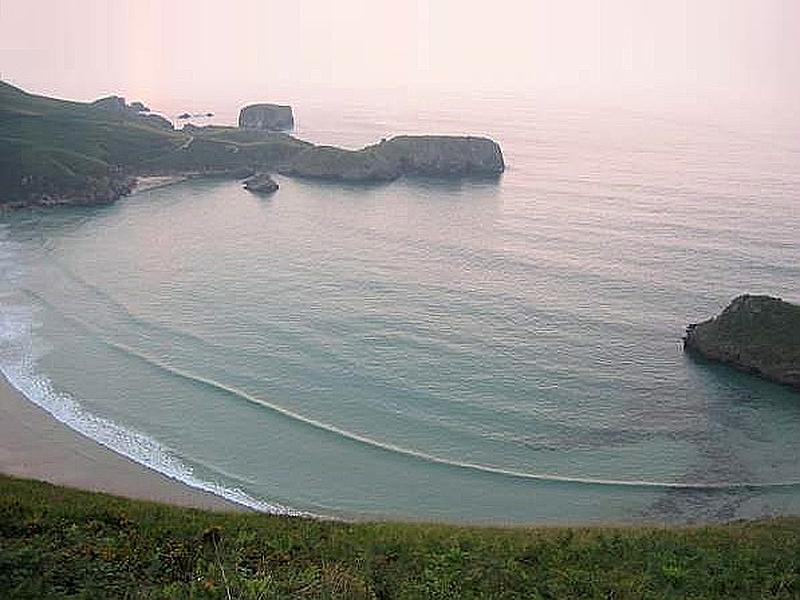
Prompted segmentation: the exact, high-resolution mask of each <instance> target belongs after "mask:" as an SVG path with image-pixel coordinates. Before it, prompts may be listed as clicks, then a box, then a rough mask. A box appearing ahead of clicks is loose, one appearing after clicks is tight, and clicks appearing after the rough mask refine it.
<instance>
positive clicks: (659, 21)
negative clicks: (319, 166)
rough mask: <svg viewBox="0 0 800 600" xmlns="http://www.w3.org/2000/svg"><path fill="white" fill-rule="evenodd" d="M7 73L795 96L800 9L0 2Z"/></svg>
mask: <svg viewBox="0 0 800 600" xmlns="http://www.w3.org/2000/svg"><path fill="white" fill-rule="evenodd" d="M0 73H2V77H3V79H5V80H7V81H10V82H12V83H15V84H17V85H20V86H22V87H25V88H26V89H29V90H31V91H35V92H38V93H46V94H53V95H57V96H61V97H70V98H76V99H85V100H89V99H93V98H96V97H99V96H101V95H104V94H110V93H121V94H123V95H126V96H128V97H130V98H144V99H148V100H150V101H155V102H157V101H158V100H159V99H160V98H161V99H163V98H190V97H195V96H206V97H209V96H213V97H221V94H223V92H230V93H231V94H232V95H238V96H241V95H245V94H247V93H250V92H258V91H261V90H264V89H266V88H267V87H269V86H278V87H281V88H288V89H302V88H303V87H310V88H320V89H333V90H335V89H339V88H355V89H368V88H389V87H396V88H401V89H420V90H435V89H440V88H441V89H447V90H459V89H466V90H486V91H493V90H498V91H499V90H510V91H522V90H535V91H553V92H555V93H562V92H572V93H575V94H578V95H597V96H603V95H608V96H613V95H617V96H619V95H625V94H630V95H635V94H637V93H651V94H661V95H664V96H665V97H667V98H668V97H670V96H671V95H675V96H679V95H684V94H696V95H701V96H702V95H706V94H707V95H708V96H709V97H715V98H726V97H728V98H733V97H747V98H754V99H770V98H775V97H780V98H787V97H788V98H798V89H799V88H800V0H495V1H492V2H490V1H481V2H477V1H471V0H408V1H399V0H391V1H382V0H335V1H334V0H331V1H323V0H281V1H273V0H264V1H257V0H238V1H237V0H229V1H227V2H223V1H216V0H162V1H158V0H134V1H128V0H107V1H104V0H69V1H67V0H63V1H62V0H0Z"/></svg>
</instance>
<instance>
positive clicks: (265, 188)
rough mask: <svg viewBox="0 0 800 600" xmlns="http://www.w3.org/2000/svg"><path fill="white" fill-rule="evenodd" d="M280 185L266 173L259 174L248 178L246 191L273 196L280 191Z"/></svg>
mask: <svg viewBox="0 0 800 600" xmlns="http://www.w3.org/2000/svg"><path fill="white" fill-rule="evenodd" d="M278 187H279V186H278V183H277V182H276V181H275V180H274V179H273V178H272V177H270V176H269V175H267V174H266V173H258V174H256V175H253V176H252V177H248V178H247V179H246V180H245V182H244V189H246V190H248V191H250V192H255V193H258V194H273V193H275V192H277V191H278Z"/></svg>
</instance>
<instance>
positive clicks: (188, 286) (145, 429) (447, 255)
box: [0, 98, 800, 523]
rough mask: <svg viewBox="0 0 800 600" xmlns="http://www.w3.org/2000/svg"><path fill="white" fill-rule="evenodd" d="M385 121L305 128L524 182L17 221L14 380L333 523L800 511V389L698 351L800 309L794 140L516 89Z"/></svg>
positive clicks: (10, 339) (3, 242) (141, 207)
mask: <svg viewBox="0 0 800 600" xmlns="http://www.w3.org/2000/svg"><path fill="white" fill-rule="evenodd" d="M214 108H215V109H216V107H214ZM382 109H383V107H382V106H379V105H378V104H377V103H376V104H365V105H360V106H355V107H350V108H349V109H348V108H347V107H344V108H342V110H341V111H336V112H335V113H334V114H335V116H334V117H331V116H330V113H323V112H314V107H313V105H310V106H309V107H307V108H304V109H303V111H302V112H300V111H298V114H302V115H304V117H303V120H302V121H301V127H302V135H303V137H304V138H305V139H308V140H311V141H313V143H315V144H319V145H331V146H334V145H336V146H342V147H362V146H364V145H366V144H368V143H370V140H379V139H381V138H383V137H391V136H392V135H395V132H398V133H399V132H410V133H413V134H418V133H425V132H431V133H434V134H443V135H444V134H458V133H461V132H463V131H479V132H485V133H486V135H487V137H489V138H491V139H496V140H499V141H500V142H501V144H502V147H503V151H504V153H505V157H506V159H507V161H508V165H509V169H508V170H507V171H506V172H505V174H504V175H503V177H502V178H501V179H499V180H488V181H486V180H484V181H453V180H447V179H445V180H442V179H436V178H433V179H431V178H428V179H407V178H406V179H403V178H401V179H397V180H393V181H390V182H387V183H384V184H381V185H362V184H355V183H347V182H345V183H337V184H331V183H329V182H318V181H316V180H308V179H303V178H292V177H288V176H285V175H281V174H276V175H275V180H276V181H277V183H278V184H279V185H280V190H279V191H278V192H277V193H275V194H273V195H270V196H257V195H254V194H251V193H248V192H247V191H245V190H244V189H242V186H241V184H240V183H239V182H238V181H236V180H223V179H196V180H187V181H183V182H180V183H172V184H170V185H166V186H163V187H155V188H152V189H146V190H142V191H141V192H139V193H137V194H134V195H132V196H130V197H126V198H124V199H122V200H121V201H119V202H117V203H115V204H112V205H108V206H99V207H64V208H61V209H59V210H56V211H51V210H38V209H32V210H22V211H16V212H14V213H10V214H7V215H4V216H3V217H2V221H0V252H1V253H2V255H1V256H0V269H2V273H3V277H2V282H3V283H2V289H0V294H1V295H0V298H2V305H0V312H1V313H2V321H1V322H2V330H0V332H1V333H2V340H3V342H2V346H0V366H2V368H3V370H4V372H6V373H8V374H9V375H10V376H11V378H12V379H14V378H15V377H16V383H17V384H19V385H20V387H22V388H23V389H24V391H26V393H28V394H29V395H33V394H36V393H39V394H40V396H38V397H37V398H36V399H37V401H38V402H41V403H51V404H50V406H56V405H57V403H58V402H60V401H63V399H64V398H65V397H66V398H69V399H70V400H72V401H74V402H76V403H77V404H78V405H79V406H80V407H81V409H82V410H83V411H85V414H88V415H95V416H97V417H99V418H102V419H105V420H106V421H107V422H108V423H112V424H114V425H116V426H118V427H120V430H121V431H128V432H136V433H139V434H142V435H145V436H147V438H148V439H149V440H151V441H152V442H153V443H154V445H153V446H152V448H153V451H152V452H150V453H149V454H146V455H143V456H140V458H141V462H145V463H146V459H148V457H149V458H153V457H155V458H159V457H162V458H166V459H168V460H165V461H164V462H163V463H162V466H164V465H166V464H174V462H171V461H178V462H180V464H182V465H186V466H189V467H191V470H192V473H193V476H194V477H196V478H197V480H199V481H203V482H210V483H213V484H214V485H218V486H220V488H222V489H226V490H233V489H239V490H242V491H243V492H244V493H246V494H247V495H248V497H250V498H253V499H256V500H258V501H260V502H263V503H265V504H266V505H270V506H279V507H287V508H290V509H293V510H297V511H301V512H308V513H311V514H317V515H322V516H334V517H335V516H344V517H350V516H357V517H360V518H369V517H380V518H385V517H393V518H403V519H425V520H429V519H434V520H444V521H470V522H494V523H497V522H502V523H531V522H541V523H544V522H547V523H555V522H581V523H584V522H609V521H615V522H651V521H667V522H679V523H685V522H696V521H713V520H726V519H733V518H739V517H754V516H762V515H770V514H775V513H786V514H792V513H797V512H798V511H800V489H798V486H797V482H798V481H800V472H798V471H797V466H796V464H795V463H794V459H793V457H794V456H796V455H797V453H798V452H800V448H798V447H797V444H799V443H800V441H798V440H800V402H798V396H797V394H796V393H795V392H793V391H791V390H789V389H786V388H783V387H782V386H778V385H774V384H771V383H769V382H766V381H762V380H759V379H755V378H751V377H749V376H747V375H746V374H742V373H738V372H736V371H734V370H732V369H729V368H727V367H724V366H716V365H706V364H700V363H697V362H696V361H693V360H691V359H690V358H688V357H687V356H686V355H684V353H683V352H682V349H681V343H680V340H681V335H682V333H683V328H684V326H685V324H686V323H690V322H697V321H699V320H701V319H703V318H706V317H707V316H709V315H712V314H716V313H718V312H719V311H720V310H721V309H722V308H723V307H724V306H725V305H726V304H727V303H728V302H729V301H730V299H731V298H733V297H735V296H736V295H738V294H739V293H740V292H741V291H742V290H751V291H753V292H769V293H772V294H775V295H780V296H782V297H784V298H786V299H787V300H792V301H796V300H797V290H796V281H797V280H798V275H799V273H798V271H797V268H796V266H795V265H796V262H795V261H793V260H792V257H793V256H796V255H797V252H798V246H797V241H796V236H795V234H794V232H796V231H797V228H798V226H800V223H798V215H797V211H796V209H795V204H794V203H795V202H796V200H795V198H796V194H797V192H798V190H800V181H799V180H798V177H800V175H798V174H799V173H800V169H798V165H797V164H795V162H792V161H796V159H795V158H793V157H794V155H780V156H777V154H776V153H773V154H770V148H771V147H773V146H774V144H775V139H776V138H775V134H774V131H773V130H772V129H770V128H769V127H766V126H765V128H764V129H755V130H747V131H740V130H737V129H735V127H732V126H730V127H728V128H727V129H726V128H723V127H720V126H716V125H714V126H712V125H708V126H707V127H700V128H699V133H690V131H698V127H697V124H696V122H695V121H687V120H685V119H684V118H682V117H681V116H675V117H674V118H672V119H662V120H661V121H654V120H653V119H652V118H651V117H650V116H648V115H644V116H643V115H639V114H633V113H625V112H615V111H608V112H607V113H602V114H600V115H598V114H597V113H595V112H591V111H583V110H581V109H578V108H574V107H573V108H570V109H567V108H564V107H549V108H548V107H542V106H539V107H536V108H534V109H532V108H531V105H530V104H525V105H515V104H514V102H513V101H511V100H508V99H502V98H500V99H494V98H488V99H481V100H479V101H476V102H474V103H473V104H472V105H470V106H457V107H455V108H454V107H453V106H452V105H448V106H443V107H438V108H435V107H434V108H429V109H428V110H427V112H421V111H419V110H408V111H406V112H403V111H398V112H397V113H392V114H390V115H389V116H388V117H386V116H384V118H391V123H390V124H389V125H387V124H385V123H384V122H383V121H381V118H380V115H381V114H382ZM348 111H349V112H348ZM453 111H457V112H458V114H459V117H460V119H462V120H463V124H462V125H461V126H460V127H462V128H463V129H460V130H459V131H455V132H454V131H453V130H452V124H451V122H449V121H448V116H449V115H452V113H453ZM215 113H216V114H224V111H222V110H215ZM486 114H493V115H503V116H502V118H499V117H498V119H497V120H496V122H495V123H493V124H492V125H491V127H490V128H488V127H486V125H485V115H486ZM601 117H602V118H601ZM787 131H791V128H788V129H787ZM621 132H627V133H626V135H624V136H623V135H622V133H621ZM615 134H616V135H615ZM605 139H614V140H615V141H614V143H609V142H604V141H603V140H605ZM780 139H781V140H782V142H781V143H783V144H788V145H791V144H792V143H794V142H792V139H793V138H791V136H790V135H789V133H787V134H786V137H785V139H784V138H780ZM654 140H655V141H654ZM679 143H680V144H683V146H682V151H681V153H680V154H679V155H678V154H676V153H674V151H673V150H672V149H673V148H675V147H676V145H677V144H679ZM632 157H633V158H632ZM680 160H684V162H683V163H679V168H676V166H675V164H676V161H680ZM781 161H783V162H781ZM731 164H733V165H735V166H736V169H735V170H736V172H737V173H738V174H739V175H738V179H737V180H736V181H735V182H734V181H730V175H729V173H730V170H731ZM698 165H702V167H700V166H698ZM693 169H696V170H697V171H693ZM776 171H779V172H780V173H783V174H784V176H783V177H782V178H780V179H778V178H776V176H775V172H776ZM634 233H636V235H634ZM743 245H746V250H747V253H748V258H746V259H744V258H743V254H742V253H743ZM654 273H658V278H655V277H654ZM89 374H91V376H89ZM26 386H27V387H26ZM187 415H188V417H187ZM95 433H98V432H95ZM100 433H102V432H100ZM112 441H116V442H120V443H125V442H126V440H125V439H124V438H123V437H118V438H113V439H112ZM118 449H119V450H122V449H123V448H122V447H120V448H118Z"/></svg>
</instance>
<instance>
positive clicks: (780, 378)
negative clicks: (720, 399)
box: [683, 295, 800, 390]
mask: <svg viewBox="0 0 800 600" xmlns="http://www.w3.org/2000/svg"><path fill="white" fill-rule="evenodd" d="M683 347H684V349H685V350H686V351H687V352H689V353H693V354H697V355H699V356H702V357H704V358H706V359H709V360H712V361H716V362H721V363H725V364H729V365H731V366H733V367H735V368H736V369H739V370H740V371H745V372H747V373H753V374H757V375H760V376H762V377H764V378H766V379H770V380H772V381H776V382H779V383H783V384H786V385H790V386H792V387H794V388H796V389H798V390H800V306H798V305H796V304H791V303H789V302H785V301H784V300H781V299H780V298H773V297H771V296H750V295H743V296H739V297H738V298H736V299H734V300H733V302H731V303H730V304H729V305H728V306H727V307H726V308H725V309H724V310H723V311H722V312H721V313H720V314H719V315H717V316H716V317H714V318H712V319H709V320H707V321H703V322H702V323H697V324H692V325H689V327H687V329H686V336H685V337H684V339H683Z"/></svg>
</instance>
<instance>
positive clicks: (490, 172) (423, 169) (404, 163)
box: [375, 135, 505, 177]
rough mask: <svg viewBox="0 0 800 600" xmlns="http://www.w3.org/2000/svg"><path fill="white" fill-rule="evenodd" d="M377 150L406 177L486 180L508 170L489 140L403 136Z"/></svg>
mask: <svg viewBox="0 0 800 600" xmlns="http://www.w3.org/2000/svg"><path fill="white" fill-rule="evenodd" d="M375 149H376V151H377V152H378V153H379V154H380V155H381V156H382V157H384V158H385V159H386V160H388V161H389V162H391V163H393V164H395V165H396V168H397V169H398V170H399V171H400V173H401V174H403V175H421V176H434V177H465V176H476V177H486V176H497V175H500V174H501V173H502V172H503V171H504V170H505V162H504V160H503V152H502V151H501V150H500V146H499V144H498V143H497V142H495V141H493V140H490V139H488V138H481V137H459V136H443V135H441V136H440V135H419V136H414V135H401V136H398V137H394V138H392V139H390V140H388V141H385V142H381V143H380V144H379V145H378V146H376V147H375Z"/></svg>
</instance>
